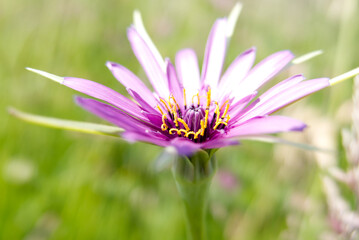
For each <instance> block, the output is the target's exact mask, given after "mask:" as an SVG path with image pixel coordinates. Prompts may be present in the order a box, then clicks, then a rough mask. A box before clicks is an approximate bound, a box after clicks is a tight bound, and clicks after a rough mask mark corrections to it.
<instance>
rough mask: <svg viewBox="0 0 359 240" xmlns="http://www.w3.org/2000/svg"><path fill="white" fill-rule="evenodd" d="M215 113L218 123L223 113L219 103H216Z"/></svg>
mask: <svg viewBox="0 0 359 240" xmlns="http://www.w3.org/2000/svg"><path fill="white" fill-rule="evenodd" d="M214 113H215V114H216V124H217V123H218V121H219V115H220V114H221V113H220V112H219V107H218V103H216V110H215V111H214Z"/></svg>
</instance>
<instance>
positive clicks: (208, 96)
mask: <svg viewBox="0 0 359 240" xmlns="http://www.w3.org/2000/svg"><path fill="white" fill-rule="evenodd" d="M209 105H211V88H210V87H208V91H207V109H209Z"/></svg>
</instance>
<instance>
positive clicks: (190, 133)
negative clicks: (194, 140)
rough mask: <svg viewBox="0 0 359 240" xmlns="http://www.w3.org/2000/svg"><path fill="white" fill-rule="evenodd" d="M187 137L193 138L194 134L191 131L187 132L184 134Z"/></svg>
mask: <svg viewBox="0 0 359 240" xmlns="http://www.w3.org/2000/svg"><path fill="white" fill-rule="evenodd" d="M189 135H193V136H194V135H196V133H195V132H193V131H189V132H187V133H186V135H185V137H187V138H189Z"/></svg>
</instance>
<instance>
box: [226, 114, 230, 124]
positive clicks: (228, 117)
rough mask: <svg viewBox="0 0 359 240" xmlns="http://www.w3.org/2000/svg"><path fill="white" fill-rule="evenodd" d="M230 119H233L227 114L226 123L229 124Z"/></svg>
mask: <svg viewBox="0 0 359 240" xmlns="http://www.w3.org/2000/svg"><path fill="white" fill-rule="evenodd" d="M229 119H231V117H230V116H229V114H228V115H227V120H226V123H227V124H228V122H229Z"/></svg>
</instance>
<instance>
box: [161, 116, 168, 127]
mask: <svg viewBox="0 0 359 240" xmlns="http://www.w3.org/2000/svg"><path fill="white" fill-rule="evenodd" d="M166 119H167V117H166V114H163V115H162V125H161V129H162V131H166V130H167V129H168V126H167V124H166Z"/></svg>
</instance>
